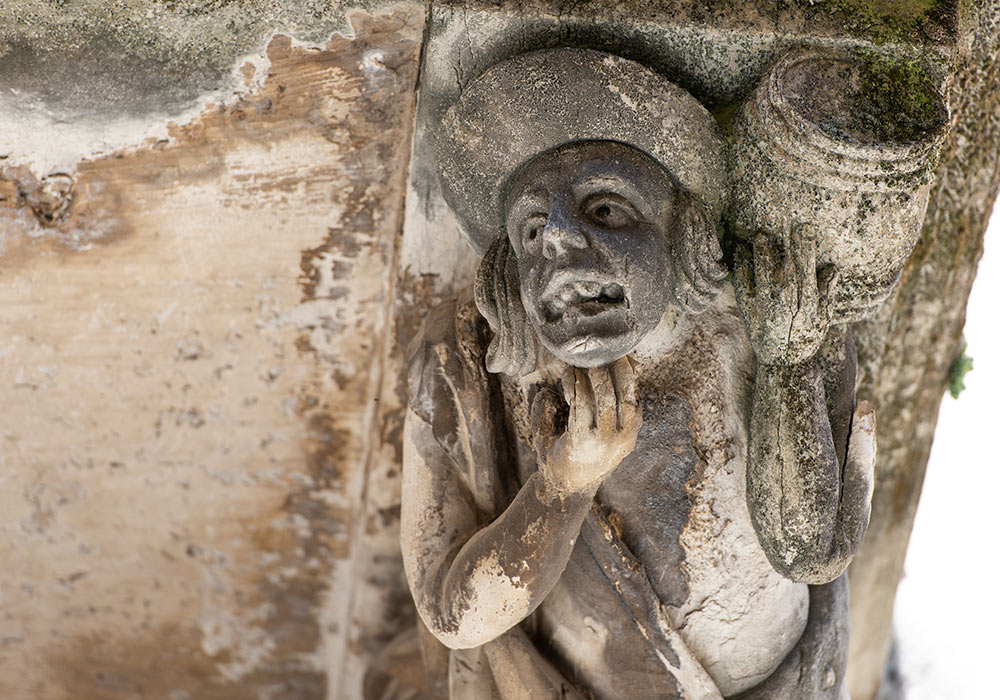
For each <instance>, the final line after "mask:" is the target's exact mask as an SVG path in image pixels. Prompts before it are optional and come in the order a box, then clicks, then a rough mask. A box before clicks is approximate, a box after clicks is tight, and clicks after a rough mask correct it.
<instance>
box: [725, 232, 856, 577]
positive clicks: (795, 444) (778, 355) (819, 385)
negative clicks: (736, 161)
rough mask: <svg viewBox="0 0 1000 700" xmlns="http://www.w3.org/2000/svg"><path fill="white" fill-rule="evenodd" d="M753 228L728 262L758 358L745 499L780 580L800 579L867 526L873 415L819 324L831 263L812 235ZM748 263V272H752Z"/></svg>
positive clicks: (844, 549) (832, 568) (838, 565)
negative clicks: (749, 246) (747, 244)
mask: <svg viewBox="0 0 1000 700" xmlns="http://www.w3.org/2000/svg"><path fill="white" fill-rule="evenodd" d="M784 233H785V236H784V242H783V245H781V244H780V243H776V242H775V241H771V240H768V239H766V238H765V237H763V236H758V237H757V238H756V239H755V240H754V246H753V252H752V262H751V255H749V254H747V253H746V251H745V250H744V252H743V254H742V255H740V256H738V258H737V262H736V265H737V267H736V275H735V277H734V279H735V282H736V291H737V296H738V297H739V299H740V304H741V308H742V311H743V316H744V320H745V322H746V325H747V330H748V333H749V335H750V339H751V342H752V344H753V346H754V350H755V352H756V354H757V371H756V378H755V383H754V391H753V399H752V405H751V410H750V434H749V443H750V444H749V455H748V464H747V505H748V507H749V510H750V516H751V520H752V522H753V524H754V528H755V530H756V532H757V537H758V539H759V541H760V544H761V546H762V547H763V549H764V552H765V553H766V554H767V556H768V559H769V560H770V562H771V564H772V565H773V566H774V567H775V570H776V571H778V572H779V573H780V574H782V575H783V576H786V577H788V578H790V579H793V580H796V581H804V582H806V583H810V584H823V583H828V582H829V581H832V580H834V579H835V578H837V577H838V576H840V574H841V573H843V571H844V570H845V569H846V568H847V565H848V564H849V563H850V561H851V558H852V557H853V556H854V554H855V553H856V552H857V550H858V547H859V546H860V544H861V539H862V537H863V536H864V533H865V530H866V529H867V526H868V517H869V514H870V501H871V490H872V479H873V476H872V472H873V469H874V456H875V415H874V411H873V410H872V408H871V406H870V405H869V404H868V403H867V402H861V403H859V404H858V405H857V406H855V405H854V366H855V357H854V348H853V344H852V343H851V342H850V338H849V334H848V332H847V330H846V328H838V329H835V330H834V331H831V329H830V311H829V298H830V295H831V291H832V289H833V287H834V286H835V285H836V274H835V272H834V271H832V270H830V269H828V268H827V269H821V270H820V271H819V272H818V273H817V270H816V257H815V247H814V243H813V241H811V240H809V239H807V238H805V237H804V236H803V235H802V232H801V231H790V230H786V231H785V232H784ZM751 269H752V272H753V274H752V280H751Z"/></svg>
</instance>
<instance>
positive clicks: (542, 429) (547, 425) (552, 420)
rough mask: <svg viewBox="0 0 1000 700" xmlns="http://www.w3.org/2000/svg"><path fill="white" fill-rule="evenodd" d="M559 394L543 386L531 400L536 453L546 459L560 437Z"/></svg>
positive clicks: (532, 428) (540, 457)
mask: <svg viewBox="0 0 1000 700" xmlns="http://www.w3.org/2000/svg"><path fill="white" fill-rule="evenodd" d="M559 400H560V399H559V395H558V394H556V392H555V391H553V390H552V389H551V388H549V387H542V388H541V389H539V390H538V393H536V394H535V398H534V399H533V400H532V402H531V430H532V435H533V436H534V442H535V454H536V455H537V456H538V458H539V460H543V459H545V457H546V455H548V454H549V452H550V451H551V450H552V445H553V444H554V443H555V441H556V438H557V437H558V435H557V433H558V432H559V431H558V428H557V426H556V416H557V415H558V413H559V408H560V407H559Z"/></svg>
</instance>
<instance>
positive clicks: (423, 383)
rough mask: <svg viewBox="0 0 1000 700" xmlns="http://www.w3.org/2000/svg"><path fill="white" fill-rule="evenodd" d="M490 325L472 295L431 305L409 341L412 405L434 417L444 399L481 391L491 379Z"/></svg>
mask: <svg viewBox="0 0 1000 700" xmlns="http://www.w3.org/2000/svg"><path fill="white" fill-rule="evenodd" d="M488 334H489V328H488V325H487V324H486V321H485V319H483V317H482V316H480V314H479V311H478V310H477V309H476V306H475V303H474V302H473V301H472V299H471V298H467V299H466V298H464V297H459V298H453V299H450V300H447V301H445V302H443V303H441V304H438V305H436V306H435V307H434V308H432V309H430V310H429V312H428V313H427V316H426V317H425V318H424V322H423V324H422V326H421V329H420V332H419V333H418V334H417V336H416V338H415V339H414V341H413V343H412V344H411V345H410V347H409V352H408V355H409V370H408V385H409V405H410V409H412V410H413V411H414V412H415V413H416V414H417V415H418V416H420V417H421V418H422V419H424V420H425V421H427V422H429V423H431V422H433V420H432V416H433V414H434V413H435V412H436V410H435V409H438V410H439V409H440V408H441V403H442V399H449V401H446V403H450V400H454V399H459V400H461V396H459V395H465V394H470V393H471V394H477V393H481V392H482V391H483V390H484V389H485V384H486V383H488V382H489V377H488V375H489V372H487V370H486V360H485V358H486V348H487V346H488V344H489V338H488Z"/></svg>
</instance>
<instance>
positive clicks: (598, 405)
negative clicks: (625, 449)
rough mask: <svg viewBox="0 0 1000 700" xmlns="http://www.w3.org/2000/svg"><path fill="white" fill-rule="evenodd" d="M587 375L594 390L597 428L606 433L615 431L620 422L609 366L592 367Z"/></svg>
mask: <svg viewBox="0 0 1000 700" xmlns="http://www.w3.org/2000/svg"><path fill="white" fill-rule="evenodd" d="M587 376H588V378H589V379H590V388H591V389H593V391H594V419H595V420H594V422H595V424H596V426H597V430H598V432H600V433H603V434H605V435H607V434H611V433H613V432H614V431H615V429H616V427H617V425H616V424H617V423H618V411H617V403H618V402H617V401H616V400H615V386H614V383H613V382H612V381H611V373H610V372H609V371H608V368H607V367H592V368H591V369H590V370H589V371H588V372H587Z"/></svg>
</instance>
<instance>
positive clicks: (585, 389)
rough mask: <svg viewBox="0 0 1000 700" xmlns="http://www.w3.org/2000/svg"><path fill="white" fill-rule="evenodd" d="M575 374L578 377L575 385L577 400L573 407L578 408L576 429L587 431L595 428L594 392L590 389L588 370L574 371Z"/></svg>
mask: <svg viewBox="0 0 1000 700" xmlns="http://www.w3.org/2000/svg"><path fill="white" fill-rule="evenodd" d="M573 372H574V374H575V375H576V381H575V383H574V386H575V387H576V399H575V401H574V402H573V405H574V406H575V407H576V427H577V428H579V429H583V430H587V429H590V428H593V427H594V420H595V414H596V411H595V407H594V390H593V389H591V387H590V378H589V377H588V376H587V370H584V369H574V370H573Z"/></svg>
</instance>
